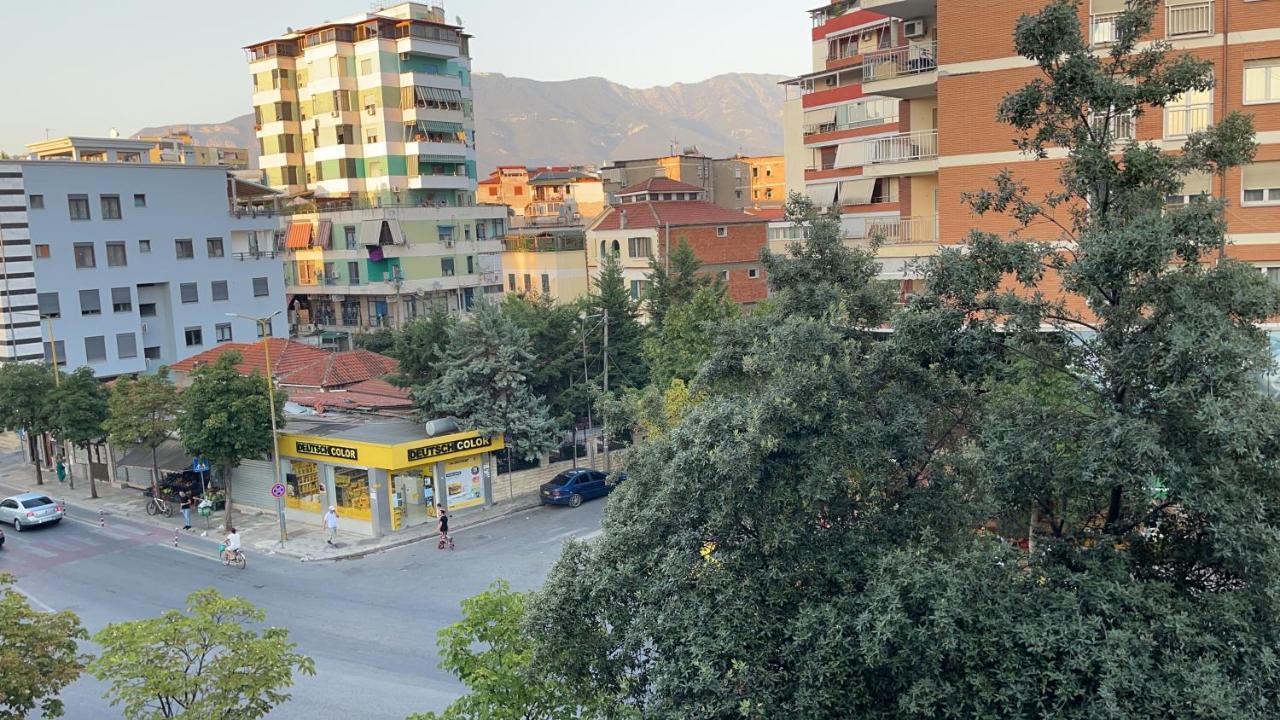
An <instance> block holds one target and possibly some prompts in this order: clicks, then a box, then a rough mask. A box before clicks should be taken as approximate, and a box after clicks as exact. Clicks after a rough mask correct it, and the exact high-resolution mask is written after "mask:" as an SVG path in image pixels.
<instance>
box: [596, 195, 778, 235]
mask: <svg viewBox="0 0 1280 720" xmlns="http://www.w3.org/2000/svg"><path fill="white" fill-rule="evenodd" d="M623 210H625V211H626V212H627V227H628V228H656V227H664V226H666V225H671V226H672V227H682V226H689V225H733V224H737V223H766V222H768V220H767V219H766V218H763V217H754V216H751V215H748V214H746V213H741V212H738V211H737V210H729V209H728V208H722V207H720V206H719V205H715V204H713V203H709V202H705V201H702V200H692V201H681V202H638V203H623V204H622V205H611V206H610V207H608V208H607V209H605V211H604V215H603V216H602V217H601V218H600V219H599V220H598V221H597V222H596V224H595V225H594V226H592V228H591V229H592V230H621V229H622V227H621V225H622V222H621V217H622V216H621V213H622V211H623Z"/></svg>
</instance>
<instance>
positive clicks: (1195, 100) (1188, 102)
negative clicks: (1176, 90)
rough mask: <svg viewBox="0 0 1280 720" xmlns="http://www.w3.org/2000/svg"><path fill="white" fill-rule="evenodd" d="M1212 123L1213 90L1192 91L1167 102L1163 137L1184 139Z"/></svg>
mask: <svg viewBox="0 0 1280 720" xmlns="http://www.w3.org/2000/svg"><path fill="white" fill-rule="evenodd" d="M1212 123H1213V90H1192V91H1190V92H1187V93H1185V94H1183V95H1181V96H1180V97H1176V98H1174V99H1173V100H1170V101H1169V104H1168V105H1167V106H1166V107H1165V109H1164V136H1165V137H1166V138H1179V137H1186V136H1187V135H1190V134H1191V133H1193V132H1199V131H1201V130H1204V129H1206V128H1208V127H1209V125H1211V124H1212Z"/></svg>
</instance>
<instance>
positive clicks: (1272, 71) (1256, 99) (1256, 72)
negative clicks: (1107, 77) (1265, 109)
mask: <svg viewBox="0 0 1280 720" xmlns="http://www.w3.org/2000/svg"><path fill="white" fill-rule="evenodd" d="M1244 102H1245V104H1246V105H1248V104H1251V103H1269V102H1280V58H1272V59H1270V60H1258V61H1255V62H1247V63H1245V64H1244Z"/></svg>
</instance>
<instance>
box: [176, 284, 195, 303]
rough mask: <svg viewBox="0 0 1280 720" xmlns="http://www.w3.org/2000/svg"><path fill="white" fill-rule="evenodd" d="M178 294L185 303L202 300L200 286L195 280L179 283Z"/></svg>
mask: <svg viewBox="0 0 1280 720" xmlns="http://www.w3.org/2000/svg"><path fill="white" fill-rule="evenodd" d="M178 294H179V295H180V296H181V297H182V302H183V303H187V304H190V303H196V302H200V286H198V285H196V284H195V283H193V282H190V283H182V284H181V285H178Z"/></svg>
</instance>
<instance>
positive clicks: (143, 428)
mask: <svg viewBox="0 0 1280 720" xmlns="http://www.w3.org/2000/svg"><path fill="white" fill-rule="evenodd" d="M178 411H179V403H178V389H177V388H176V387H174V386H173V383H171V382H169V368H168V367H161V368H160V369H159V370H158V371H156V373H155V374H154V375H143V376H141V377H134V376H132V375H125V376H123V377H121V378H119V379H117V380H116V382H115V385H114V386H113V387H112V389H111V395H110V397H108V398H107V419H106V420H105V421H104V422H103V424H102V427H103V429H104V430H105V431H106V433H107V440H108V441H110V442H111V444H112V445H119V446H126V445H135V446H142V447H145V448H147V449H149V450H151V490H152V491H153V492H155V493H157V494H158V493H159V488H158V487H157V483H158V482H159V480H160V465H159V462H157V460H156V449H157V448H159V447H160V445H162V444H163V443H164V441H165V440H168V439H169V436H170V435H172V434H173V431H174V430H175V429H176V428H177V421H178Z"/></svg>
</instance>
